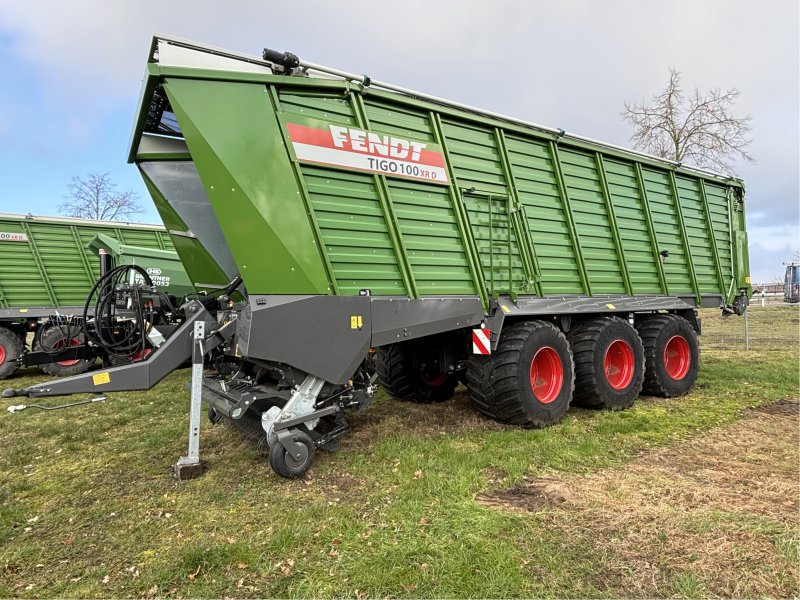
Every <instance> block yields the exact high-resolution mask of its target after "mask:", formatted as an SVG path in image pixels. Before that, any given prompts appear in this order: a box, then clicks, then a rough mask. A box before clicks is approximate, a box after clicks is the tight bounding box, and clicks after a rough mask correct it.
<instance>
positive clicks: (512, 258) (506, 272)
mask: <svg viewBox="0 0 800 600" xmlns="http://www.w3.org/2000/svg"><path fill="white" fill-rule="evenodd" d="M462 197H463V201H464V204H465V206H466V208H467V215H468V216H469V222H470V228H471V229H472V236H473V238H474V239H475V245H476V246H477V248H478V255H479V257H480V261H481V267H482V269H483V276H484V278H485V280H486V289H488V290H489V293H490V294H492V295H495V296H496V295H499V294H507V293H517V292H521V291H522V289H523V286H524V284H525V270H524V268H523V265H522V259H521V258H520V254H519V240H518V239H517V237H516V235H515V234H514V230H513V228H512V225H511V222H510V220H509V210H510V206H509V203H510V199H509V197H508V196H500V195H497V196H493V195H475V194H470V193H464V195H463V196H462Z"/></svg>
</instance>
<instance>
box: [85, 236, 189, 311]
mask: <svg viewBox="0 0 800 600" xmlns="http://www.w3.org/2000/svg"><path fill="white" fill-rule="evenodd" d="M91 246H92V249H100V248H102V249H103V250H105V251H106V252H108V253H109V254H111V256H113V258H114V264H115V265H117V266H119V265H137V266H139V267H141V268H143V269H145V270H146V271H147V272H148V274H149V275H150V276H151V278H152V281H153V285H155V286H156V287H157V288H158V289H159V290H160V291H162V292H166V293H169V294H172V295H173V296H175V297H176V298H182V297H184V296H187V295H189V294H194V293H195V289H194V287H193V286H192V283H191V281H189V276H188V275H187V274H186V270H185V269H184V268H183V264H182V263H181V259H180V257H179V256H178V253H177V252H175V251H174V250H162V249H161V248H143V247H141V246H131V245H129V244H123V243H122V242H119V241H118V240H116V239H114V238H111V237H109V236H107V235H105V234H102V233H101V234H99V235H98V236H97V237H95V239H94V240H92V243H91ZM142 280H143V278H142V277H141V276H140V275H138V274H136V281H142Z"/></svg>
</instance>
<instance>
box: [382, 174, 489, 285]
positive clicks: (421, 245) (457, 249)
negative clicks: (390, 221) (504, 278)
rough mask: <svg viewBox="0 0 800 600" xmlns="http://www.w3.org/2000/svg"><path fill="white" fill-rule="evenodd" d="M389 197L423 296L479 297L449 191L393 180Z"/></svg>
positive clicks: (426, 184) (422, 184)
mask: <svg viewBox="0 0 800 600" xmlns="http://www.w3.org/2000/svg"><path fill="white" fill-rule="evenodd" d="M389 196H390V198H391V201H392V204H393V206H394V211H395V214H396V215H397V220H398V223H399V226H400V233H401V234H402V236H403V243H404V246H405V249H406V252H407V253H408V257H409V262H410V264H411V270H412V273H413V275H414V280H415V281H416V284H417V289H418V291H419V293H420V295H422V296H438V295H443V294H444V295H449V294H476V293H477V290H476V289H475V284H474V283H473V280H472V275H471V273H470V269H469V264H468V262H467V255H466V249H465V247H464V240H463V239H462V238H461V235H460V233H459V231H458V226H457V224H456V219H455V216H454V214H453V205H452V203H451V201H450V196H449V194H448V191H447V188H445V187H442V186H438V185H432V184H428V183H424V182H419V183H418V182H414V181H403V180H395V179H393V180H390V181H389Z"/></svg>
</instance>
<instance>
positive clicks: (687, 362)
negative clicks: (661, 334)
mask: <svg viewBox="0 0 800 600" xmlns="http://www.w3.org/2000/svg"><path fill="white" fill-rule="evenodd" d="M691 364H692V353H691V352H690V351H689V342H687V341H686V338H684V337H683V336H681V335H673V336H672V337H671V338H669V340H667V345H666V346H664V368H665V369H666V370H667V375H669V376H670V377H672V379H683V378H684V377H686V373H688V372H689V367H690V366H691Z"/></svg>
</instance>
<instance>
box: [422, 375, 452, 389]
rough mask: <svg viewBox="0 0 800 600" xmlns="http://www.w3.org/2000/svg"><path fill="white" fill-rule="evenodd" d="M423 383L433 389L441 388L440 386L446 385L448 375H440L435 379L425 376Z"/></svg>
mask: <svg viewBox="0 0 800 600" xmlns="http://www.w3.org/2000/svg"><path fill="white" fill-rule="evenodd" d="M422 381H424V382H425V383H427V384H428V385H429V386H431V387H439V386H440V385H442V384H444V382H445V381H447V373H439V374H437V375H434V376H433V377H426V376H425V375H423V376H422Z"/></svg>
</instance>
